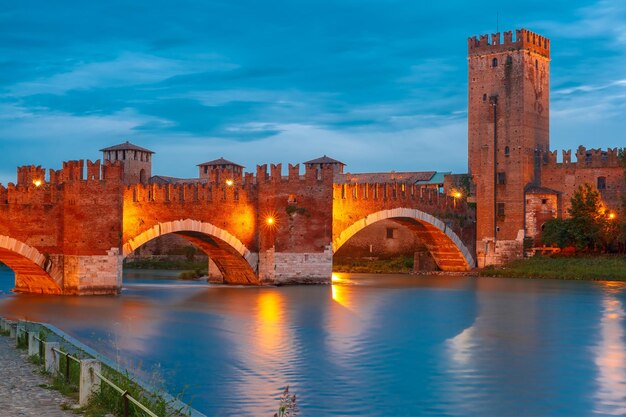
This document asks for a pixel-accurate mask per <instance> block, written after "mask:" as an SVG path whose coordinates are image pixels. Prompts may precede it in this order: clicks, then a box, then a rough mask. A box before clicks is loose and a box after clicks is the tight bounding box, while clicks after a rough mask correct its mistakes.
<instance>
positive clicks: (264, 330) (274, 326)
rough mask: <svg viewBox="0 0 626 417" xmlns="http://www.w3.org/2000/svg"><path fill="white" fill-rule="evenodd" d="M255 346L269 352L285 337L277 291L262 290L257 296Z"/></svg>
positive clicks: (276, 347)
mask: <svg viewBox="0 0 626 417" xmlns="http://www.w3.org/2000/svg"><path fill="white" fill-rule="evenodd" d="M256 312H257V317H256V321H257V326H256V341H257V346H258V347H259V348H260V349H261V350H262V351H263V352H264V353H270V352H272V351H274V350H276V349H278V348H279V347H280V346H281V345H282V339H283V338H284V337H285V334H284V331H283V327H282V317H283V300H282V296H281V295H280V293H279V292H275V291H272V290H264V291H262V292H261V293H259V296H258V298H257V311H256Z"/></svg>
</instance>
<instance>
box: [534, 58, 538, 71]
mask: <svg viewBox="0 0 626 417" xmlns="http://www.w3.org/2000/svg"><path fill="white" fill-rule="evenodd" d="M535 70H536V71H539V61H537V60H536V59H535Z"/></svg>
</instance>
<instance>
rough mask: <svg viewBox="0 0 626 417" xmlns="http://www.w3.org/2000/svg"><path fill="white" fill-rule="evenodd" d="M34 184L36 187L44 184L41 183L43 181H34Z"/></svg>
mask: <svg viewBox="0 0 626 417" xmlns="http://www.w3.org/2000/svg"><path fill="white" fill-rule="evenodd" d="M33 184H34V185H35V187H40V186H41V184H42V182H41V180H34V181H33Z"/></svg>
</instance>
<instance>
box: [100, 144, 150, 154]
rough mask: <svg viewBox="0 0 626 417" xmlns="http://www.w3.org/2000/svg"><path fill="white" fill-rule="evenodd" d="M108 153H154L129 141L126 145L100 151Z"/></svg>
mask: <svg viewBox="0 0 626 417" xmlns="http://www.w3.org/2000/svg"><path fill="white" fill-rule="evenodd" d="M107 151H141V152H147V153H154V152H152V151H151V150H150V149H146V148H142V147H141V146H137V145H135V144H133V143H130V142H129V141H126V142H125V143H120V144H119V145H115V146H110V147H108V148H104V149H100V152H107Z"/></svg>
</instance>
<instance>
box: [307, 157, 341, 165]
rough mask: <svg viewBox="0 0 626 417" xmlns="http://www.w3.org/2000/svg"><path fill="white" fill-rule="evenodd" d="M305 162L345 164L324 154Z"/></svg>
mask: <svg viewBox="0 0 626 417" xmlns="http://www.w3.org/2000/svg"><path fill="white" fill-rule="evenodd" d="M305 164H341V165H345V164H344V163H343V162H341V161H337V160H336V159H333V158H330V157H328V156H326V155H324V156H322V157H321V158H317V159H311V160H310V161H306V162H305Z"/></svg>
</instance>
